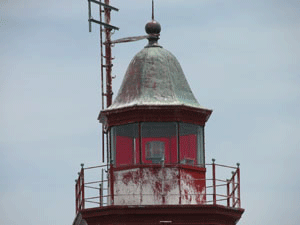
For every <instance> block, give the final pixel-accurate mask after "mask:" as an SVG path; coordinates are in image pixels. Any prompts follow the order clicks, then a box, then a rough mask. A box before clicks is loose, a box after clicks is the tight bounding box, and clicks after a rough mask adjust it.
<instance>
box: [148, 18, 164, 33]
mask: <svg viewBox="0 0 300 225" xmlns="http://www.w3.org/2000/svg"><path fill="white" fill-rule="evenodd" d="M145 30H146V33H147V34H159V33H160V31H161V26H160V23H159V22H157V21H155V20H152V21H151V22H149V23H147V24H146V26H145Z"/></svg>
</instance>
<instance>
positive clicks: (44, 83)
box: [0, 0, 300, 225]
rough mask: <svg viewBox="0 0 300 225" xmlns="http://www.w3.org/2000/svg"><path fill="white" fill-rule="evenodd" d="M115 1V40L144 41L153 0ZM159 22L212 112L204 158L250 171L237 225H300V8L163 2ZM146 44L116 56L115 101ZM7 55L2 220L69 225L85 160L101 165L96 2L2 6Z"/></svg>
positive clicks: (0, 26) (3, 54)
mask: <svg viewBox="0 0 300 225" xmlns="http://www.w3.org/2000/svg"><path fill="white" fill-rule="evenodd" d="M111 3H112V5H114V6H116V7H118V8H120V12H118V13H113V14H112V24H113V25H115V26H118V27H120V28H121V29H120V31H117V32H116V33H115V34H114V35H113V39H118V38H122V37H127V36H135V35H144V34H145V32H144V26H145V24H146V23H147V22H148V21H149V20H150V16H151V10H150V8H151V1H150V0H127V1H124V0H112V1H111ZM94 12H96V8H95V9H94ZM155 14H156V19H157V20H158V21H159V22H160V23H161V25H162V32H161V39H160V41H159V42H160V44H161V45H162V46H163V47H164V48H166V49H168V50H169V51H171V52H172V53H173V54H174V55H175V56H176V57H177V59H178V60H179V62H180V63H181V66H182V68H183V70H184V72H185V75H186V77H187V79H188V81H189V84H190V86H191V88H192V90H193V92H194V94H195V96H196V98H197V99H198V101H199V103H200V104H201V105H203V106H205V107H207V108H212V109H213V110H214V112H213V114H212V116H211V118H210V119H209V121H208V123H207V126H206V160H207V162H209V161H210V159H211V158H216V159H217V162H218V163H222V164H228V165H234V164H235V163H236V162H240V163H241V173H242V174H241V179H242V180H241V182H242V184H241V185H242V186H241V194H242V206H243V207H244V208H245V209H246V211H245V213H244V215H243V217H242V219H241V221H240V222H239V224H240V225H246V224H253V225H260V224H265V225H273V224H286V225H297V224H298V223H299V222H298V221H299V220H300V214H299V211H300V204H299V202H300V191H299V190H300V178H299V174H300V168H299V165H298V163H299V160H300V138H299V135H300V119H299V115H300V72H299V71H300V66H299V61H300V42H299V40H300V17H299V15H300V3H299V1H296V0H289V1H279V0H272V1H271V0H253V1H232V0H227V1H224V0H223V1H221V0H190V1H183V0H157V1H156V12H155ZM94 17H96V16H94ZM145 45H146V41H145V40H144V41H139V42H135V43H127V44H120V45H117V46H116V47H115V48H114V49H113V55H114V56H115V58H116V59H115V60H114V68H113V73H114V74H115V75H116V79H115V80H114V82H113V89H114V92H115V93H116V92H117V90H118V88H119V86H120V83H121V81H122V78H123V76H124V73H125V71H126V68H127V66H128V64H129V62H130V60H131V59H132V57H133V56H134V55H135V54H136V53H137V52H138V51H140V50H141V49H142V48H143V47H144V46H145ZM0 49H1V50H0V160H1V161H0V162H1V163H0V169H1V171H2V172H1V173H0V196H1V201H0V222H1V224H6V225H14V224H23V225H32V224H39V225H53V224H58V225H60V224H70V223H71V222H72V221H73V219H74V216H75V212H74V211H75V206H74V183H75V182H74V180H75V179H76V174H77V171H78V170H79V168H80V163H82V162H84V163H85V164H86V165H87V166H89V165H90V166H92V165H98V164H99V163H100V160H101V153H100V149H101V139H100V136H101V126H100V124H98V121H97V116H98V113H99V111H100V108H101V101H100V100H101V99H100V76H99V68H100V66H99V29H98V27H97V26H96V25H93V32H92V33H88V23H87V1H85V0H78V1H71V0H65V1H58V0H53V1H37V0H24V1H20V2H18V1H8V0H2V1H1V2H0Z"/></svg>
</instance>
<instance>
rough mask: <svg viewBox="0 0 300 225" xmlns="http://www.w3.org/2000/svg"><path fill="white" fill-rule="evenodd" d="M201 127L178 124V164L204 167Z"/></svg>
mask: <svg viewBox="0 0 300 225" xmlns="http://www.w3.org/2000/svg"><path fill="white" fill-rule="evenodd" d="M203 137H204V134H203V127H202V126H199V125H195V124H188V123H180V125H179V149H180V163H181V164H186V165H200V166H203V165H204V141H203V140H204V139H203Z"/></svg>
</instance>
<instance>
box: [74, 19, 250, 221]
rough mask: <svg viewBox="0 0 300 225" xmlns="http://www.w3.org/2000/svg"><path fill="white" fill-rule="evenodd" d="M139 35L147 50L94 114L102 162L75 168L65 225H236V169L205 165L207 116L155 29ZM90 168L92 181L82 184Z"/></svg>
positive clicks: (239, 210) (148, 27) (238, 203)
mask: <svg viewBox="0 0 300 225" xmlns="http://www.w3.org/2000/svg"><path fill="white" fill-rule="evenodd" d="M145 30H146V33H147V35H148V36H147V38H148V44H147V45H146V46H145V47H144V48H143V49H142V50H141V51H140V52H138V53H137V54H136V55H135V56H134V57H133V59H132V60H131V62H130V64H129V66H128V68H127V71H126V74H125V76H124V79H123V82H122V85H121V87H120V89H119V91H118V93H117V95H116V97H115V99H114V101H113V102H112V104H111V105H110V106H109V107H107V108H106V109H103V110H102V111H101V112H100V114H99V117H98V120H99V121H100V123H102V124H103V127H104V132H105V134H106V137H107V138H106V140H103V141H105V145H106V152H105V157H106V163H104V164H103V165H100V166H92V167H84V165H83V164H82V168H81V170H80V172H79V173H78V175H79V176H78V179H77V180H76V184H75V197H76V218H75V220H74V222H73V224H74V225H86V224H88V225H100V224H101V225H102V224H105V225H112V224H114V225H121V224H122V225H127V224H128V225H129V224H136V225H137V224H174V225H179V224H182V225H183V224H199V225H200V224H203V225H204V224H205V225H217V224H218V225H234V224H237V222H238V221H239V219H240V218H241V216H242V214H243V212H244V209H242V208H241V194H240V167H239V164H237V166H225V165H221V164H217V163H216V161H215V160H214V159H213V160H212V161H210V162H206V157H205V152H206V149H205V125H206V122H207V121H208V119H209V117H210V115H211V113H212V110H211V109H207V108H205V107H203V106H202V105H200V104H199V103H198V101H197V99H196V98H195V96H194V94H193V92H192V90H191V88H190V86H189V84H188V82H187V80H186V77H185V75H184V72H183V70H182V68H181V66H180V63H179V62H178V60H177V59H176V57H175V56H174V55H173V54H172V53H171V52H169V51H168V50H166V49H164V48H163V46H161V45H160V44H159V43H158V40H159V38H160V31H161V25H160V24H159V23H158V22H157V21H155V20H154V19H153V20H152V21H150V22H149V23H147V24H146V27H145ZM219 161H221V160H219ZM220 168H221V169H222V168H223V169H229V170H230V171H229V173H228V175H229V176H228V178H225V179H223V178H220V177H218V170H219V169H220ZM92 170H98V171H99V172H96V174H98V175H96V178H94V180H87V176H88V173H89V172H90V171H92ZM208 171H209V172H210V173H209V174H208ZM97 176H98V177H97Z"/></svg>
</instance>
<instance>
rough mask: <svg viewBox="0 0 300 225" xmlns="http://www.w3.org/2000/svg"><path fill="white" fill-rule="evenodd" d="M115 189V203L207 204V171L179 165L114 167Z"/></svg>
mask: <svg viewBox="0 0 300 225" xmlns="http://www.w3.org/2000/svg"><path fill="white" fill-rule="evenodd" d="M179 178H180V179H179ZM199 179H203V180H199ZM113 189H114V204H115V205H158V204H167V205H170V204H176V205H177V204H204V203H205V199H206V197H205V173H204V172H195V171H193V172H190V170H185V169H180V168H159V167H156V168H153V167H150V168H135V169H127V170H121V171H114V186H113Z"/></svg>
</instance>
